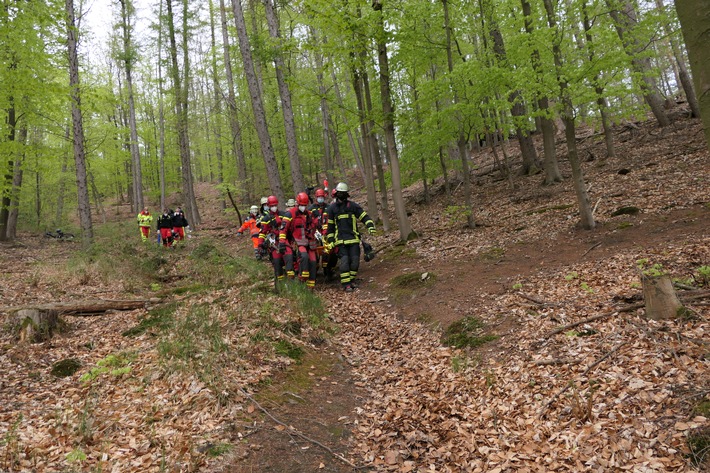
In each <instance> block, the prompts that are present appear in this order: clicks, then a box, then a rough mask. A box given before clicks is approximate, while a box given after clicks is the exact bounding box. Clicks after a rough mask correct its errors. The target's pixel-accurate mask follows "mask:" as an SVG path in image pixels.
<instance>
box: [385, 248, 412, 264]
mask: <svg viewBox="0 0 710 473" xmlns="http://www.w3.org/2000/svg"><path fill="white" fill-rule="evenodd" d="M416 254H417V252H416V250H414V248H411V247H409V246H407V245H405V244H398V245H394V246H391V247H390V248H388V249H386V250H385V251H383V252H382V253H380V254H379V258H380V260H381V261H382V262H384V263H387V262H390V263H391V262H393V261H399V260H401V259H409V258H413V257H415V256H416Z"/></svg>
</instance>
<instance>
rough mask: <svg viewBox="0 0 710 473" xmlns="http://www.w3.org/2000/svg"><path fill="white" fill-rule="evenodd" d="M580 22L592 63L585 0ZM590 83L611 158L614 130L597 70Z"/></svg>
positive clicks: (589, 29) (608, 154) (607, 150)
mask: <svg viewBox="0 0 710 473" xmlns="http://www.w3.org/2000/svg"><path fill="white" fill-rule="evenodd" d="M582 23H583V24H584V36H585V39H586V41H587V50H588V51H589V62H590V63H594V60H595V55H594V48H592V24H591V22H590V21H589V15H588V13H587V2H586V0H583V1H582ZM592 84H593V85H594V92H595V93H596V94H597V106H598V107H599V115H600V116H601V119H602V129H603V130H604V142H605V144H606V156H607V158H613V157H614V156H616V151H615V150H614V130H613V129H612V127H611V120H610V119H609V105H608V104H607V101H606V97H605V96H604V88H603V87H602V86H601V85H600V84H601V80H600V77H599V73H598V72H597V73H595V74H594V77H592Z"/></svg>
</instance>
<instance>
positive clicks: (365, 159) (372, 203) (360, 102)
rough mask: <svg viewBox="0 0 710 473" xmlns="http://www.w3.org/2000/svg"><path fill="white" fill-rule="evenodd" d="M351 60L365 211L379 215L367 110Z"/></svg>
mask: <svg viewBox="0 0 710 473" xmlns="http://www.w3.org/2000/svg"><path fill="white" fill-rule="evenodd" d="M351 59H352V60H353V64H352V71H351V73H352V83H353V91H354V92H355V100H356V102H357V110H358V114H359V118H360V130H361V134H362V141H363V145H362V164H363V168H364V170H365V188H366V189H367V213H368V214H370V215H371V216H372V217H373V218H375V216H377V215H379V212H378V211H377V193H376V190H375V177H374V175H373V173H372V160H373V158H372V149H371V147H370V142H369V134H370V130H369V129H368V124H367V118H366V116H367V112H366V110H365V99H364V98H363V93H362V79H361V78H360V72H359V71H358V68H357V65H356V64H355V58H354V57H351Z"/></svg>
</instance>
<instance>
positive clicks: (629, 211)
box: [611, 205, 641, 217]
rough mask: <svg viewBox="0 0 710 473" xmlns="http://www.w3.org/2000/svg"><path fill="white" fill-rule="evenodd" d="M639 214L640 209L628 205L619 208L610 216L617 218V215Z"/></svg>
mask: <svg viewBox="0 0 710 473" xmlns="http://www.w3.org/2000/svg"><path fill="white" fill-rule="evenodd" d="M639 213H641V209H640V208H638V207H634V206H632V205H629V206H626V207H619V208H618V209H616V210H615V211H613V212H612V213H611V216H612V217H618V216H619V215H638V214H639Z"/></svg>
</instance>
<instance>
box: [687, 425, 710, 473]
mask: <svg viewBox="0 0 710 473" xmlns="http://www.w3.org/2000/svg"><path fill="white" fill-rule="evenodd" d="M687 442H688V449H689V450H690V453H689V454H688V458H689V459H690V463H691V464H692V465H693V466H694V467H696V468H698V469H699V470H701V469H704V467H707V466H710V427H707V426H706V427H699V428H697V429H695V430H693V431H692V432H690V433H689V434H688V438H687Z"/></svg>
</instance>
